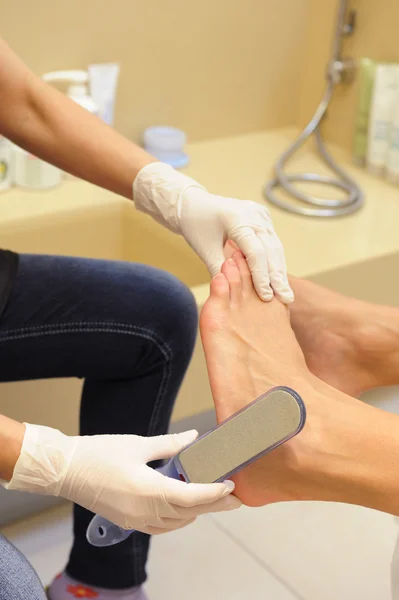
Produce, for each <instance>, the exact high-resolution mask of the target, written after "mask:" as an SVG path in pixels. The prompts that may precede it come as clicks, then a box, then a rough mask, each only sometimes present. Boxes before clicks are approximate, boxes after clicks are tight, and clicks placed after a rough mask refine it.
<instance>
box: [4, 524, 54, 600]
mask: <svg viewBox="0 0 399 600" xmlns="http://www.w3.org/2000/svg"><path fill="white" fill-rule="evenodd" d="M0 555H1V561H0V600H10V599H11V598H12V599H13V600H45V598H46V594H45V592H44V589H43V586H42V585H41V583H40V580H39V577H38V575H37V573H36V571H35V570H34V568H33V567H32V565H31V564H30V563H29V562H28V561H27V560H26V558H25V556H23V554H21V553H20V552H19V550H17V549H16V548H15V547H14V546H13V545H12V544H11V543H10V542H9V541H8V540H6V538H4V537H3V536H1V535H0Z"/></svg>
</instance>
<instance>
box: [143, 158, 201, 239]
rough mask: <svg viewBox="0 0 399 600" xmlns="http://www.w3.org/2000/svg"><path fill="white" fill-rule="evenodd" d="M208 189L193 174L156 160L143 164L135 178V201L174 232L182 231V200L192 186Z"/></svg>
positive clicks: (144, 210)
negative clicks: (187, 173) (185, 173)
mask: <svg viewBox="0 0 399 600" xmlns="http://www.w3.org/2000/svg"><path fill="white" fill-rule="evenodd" d="M190 187H194V188H198V189H200V190H204V188H203V186H201V185H200V184H199V183H197V182H196V181H195V180H194V179H191V177H188V176H187V175H184V174H183V173H180V172H179V171H176V169H174V168H173V167H171V166H170V165H167V164H165V163H162V162H154V163H150V164H148V165H146V166H145V167H143V168H142V169H141V170H140V172H139V173H138V175H137V177H136V178H135V180H134V182H133V201H134V203H135V206H136V208H137V210H140V211H141V212H144V213H146V214H148V215H150V216H151V217H153V218H154V219H155V220H156V221H158V223H161V225H164V226H165V227H167V228H168V229H170V230H171V231H173V232H174V233H181V226H180V220H181V201H182V198H183V194H184V192H185V191H186V190H187V189H188V188H190Z"/></svg>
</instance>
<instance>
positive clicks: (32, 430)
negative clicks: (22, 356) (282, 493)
mask: <svg viewBox="0 0 399 600" xmlns="http://www.w3.org/2000/svg"><path fill="white" fill-rule="evenodd" d="M197 435H198V433H197V432H196V431H187V432H185V433H180V434H176V435H164V436H159V437H148V438H145V437H139V436H135V435H93V436H80V437H78V436H76V437H69V436H66V435H64V434H63V433H61V432H60V431H58V430H57V429H51V428H50V427H42V426H40V425H30V424H26V432H25V436H24V440H23V444H22V450H21V454H20V456H19V458H18V461H17V464H16V465H15V469H14V473H13V477H12V479H11V481H10V482H9V483H8V484H5V487H6V488H7V489H10V490H21V491H25V492H34V493H37V494H46V495H52V496H62V497H64V498H67V499H68V500H72V501H73V502H76V503H77V504H80V505H81V506H83V507H84V508H87V509H88V510H91V511H93V512H95V513H98V514H100V515H102V516H103V517H106V518H107V519H108V520H110V521H111V522H112V523H115V524H116V525H119V526H121V527H123V528H125V529H136V530H138V531H144V532H145V533H150V534H159V533H166V532H168V531H172V530H174V529H179V528H180V527H184V526H185V525H188V524H189V523H192V522H193V521H194V520H195V518H196V517H197V516H198V515H200V514H203V513H208V512H219V511H223V510H232V509H234V508H239V506H241V502H240V501H239V500H238V498H236V497H235V496H230V493H231V492H232V491H233V489H234V484H233V482H230V481H229V482H225V483H212V484H196V483H189V484H187V483H184V482H182V481H177V480H175V479H171V478H169V477H165V476H164V475H161V474H160V473H158V472H157V471H155V470H154V469H151V468H150V467H148V466H147V463H148V462H150V461H152V460H156V459H161V458H171V457H172V456H174V455H175V454H177V453H178V452H179V451H180V450H182V449H183V448H184V447H185V446H187V445H188V444H190V443H191V442H193V441H194V440H195V438H196V437H197Z"/></svg>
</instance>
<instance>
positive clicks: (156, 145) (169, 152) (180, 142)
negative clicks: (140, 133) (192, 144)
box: [144, 127, 189, 169]
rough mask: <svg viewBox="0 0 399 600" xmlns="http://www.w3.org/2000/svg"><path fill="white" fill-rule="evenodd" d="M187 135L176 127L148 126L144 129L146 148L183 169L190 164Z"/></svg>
mask: <svg viewBox="0 0 399 600" xmlns="http://www.w3.org/2000/svg"><path fill="white" fill-rule="evenodd" d="M186 141H187V136H186V134H185V133H184V131H181V129H176V128H175V127H148V129H146V130H145V131H144V148H145V150H147V152H149V154H152V156H155V158H157V159H158V160H160V161H162V162H164V163H167V164H168V165H171V166H172V167H174V168H175V169H181V168H183V167H185V166H187V165H188V163H189V157H188V156H187V154H186V153H185V151H184V146H185V144H186Z"/></svg>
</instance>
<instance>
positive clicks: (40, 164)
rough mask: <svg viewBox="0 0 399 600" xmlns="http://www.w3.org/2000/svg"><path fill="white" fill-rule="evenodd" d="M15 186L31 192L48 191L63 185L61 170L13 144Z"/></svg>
mask: <svg viewBox="0 0 399 600" xmlns="http://www.w3.org/2000/svg"><path fill="white" fill-rule="evenodd" d="M13 154H14V178H15V185H16V186H18V187H21V188H25V189H29V190H46V189H50V188H54V187H57V186H58V185H59V184H60V183H61V170H60V169H58V168H57V167H54V165H50V164H49V163H47V162H45V161H44V160H41V159H40V158H38V157H37V156H34V155H33V154H30V153H29V152H27V151H26V150H24V149H23V148H20V147H19V146H16V145H15V144H13Z"/></svg>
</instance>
